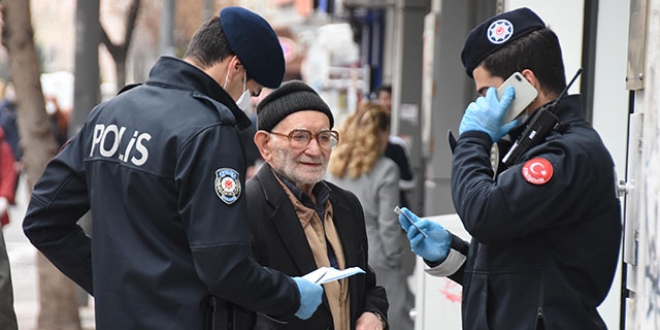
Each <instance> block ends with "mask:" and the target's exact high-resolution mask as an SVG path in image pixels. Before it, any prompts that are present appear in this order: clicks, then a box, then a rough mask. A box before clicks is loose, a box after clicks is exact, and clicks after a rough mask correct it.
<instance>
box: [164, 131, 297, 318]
mask: <svg viewBox="0 0 660 330" xmlns="http://www.w3.org/2000/svg"><path fill="white" fill-rule="evenodd" d="M238 139H239V137H238V134H237V131H236V129H235V128H234V127H233V126H223V125H220V124H218V125H215V126H211V127H210V128H207V129H205V130H203V131H201V132H200V133H199V134H196V135H195V136H193V137H192V138H191V139H190V140H189V141H188V142H186V143H185V145H184V146H183V147H182V149H181V152H180V154H179V155H178V157H177V159H178V163H177V166H176V169H175V173H176V174H175V181H176V184H177V186H178V188H179V191H180V196H179V202H178V203H179V206H178V208H179V214H181V218H182V221H183V225H184V228H185V229H186V232H187V236H188V241H189V244H190V249H191V252H192V256H193V261H194V265H195V269H196V271H197V274H198V276H199V278H200V279H201V281H202V282H203V283H205V284H206V286H207V288H208V290H209V292H210V293H211V294H213V295H216V296H219V297H221V298H223V299H225V300H228V301H231V302H233V303H236V304H238V305H241V306H243V307H246V308H248V309H251V310H254V311H258V312H263V313H266V314H270V315H293V314H294V313H295V311H296V310H297V309H298V307H299V304H300V302H299V300H300V297H299V292H298V289H297V286H296V284H295V282H293V280H292V279H291V278H289V277H288V276H286V275H284V274H282V273H280V272H278V271H274V270H271V269H267V268H264V267H261V266H260V265H259V264H257V263H256V262H255V261H254V260H253V259H252V258H251V257H250V249H251V247H250V233H249V227H248V224H247V222H246V217H247V209H246V203H245V200H246V198H245V193H244V191H243V189H244V187H245V178H244V175H245V162H244V158H243V154H242V152H241V150H240V148H239V145H240V144H239V140H238ZM227 174H230V175H229V176H225V175H227ZM231 175H236V177H233V178H232V177H231Z"/></svg>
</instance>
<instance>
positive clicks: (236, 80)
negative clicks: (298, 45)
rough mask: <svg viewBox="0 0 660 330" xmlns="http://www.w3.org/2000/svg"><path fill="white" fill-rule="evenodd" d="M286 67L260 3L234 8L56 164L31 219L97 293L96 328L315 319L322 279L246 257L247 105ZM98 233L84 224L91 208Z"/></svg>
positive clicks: (109, 105)
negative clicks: (257, 7) (259, 316)
mask: <svg viewBox="0 0 660 330" xmlns="http://www.w3.org/2000/svg"><path fill="white" fill-rule="evenodd" d="M283 76H284V58H283V54H282V48H281V46H280V44H279V41H278V39H277V36H276V35H275V32H274V31H273V30H272V28H271V27H270V25H269V24H268V23H267V22H266V21H265V20H264V19H263V18H261V17H260V16H258V15H257V14H255V13H253V12H251V11H249V10H246V9H243V8H239V7H226V8H224V9H222V10H221V11H220V15H219V17H218V16H216V17H214V18H212V19H210V20H208V21H207V22H205V23H204V24H203V25H202V27H201V28H200V29H199V30H198V31H197V32H196V34H195V35H194V36H193V38H192V41H191V42H190V45H189V47H188V50H187V52H186V54H185V56H184V59H183V60H179V59H176V58H173V57H161V58H160V59H159V60H158V62H157V63H156V64H155V65H154V67H153V68H152V69H151V72H150V73H149V78H148V79H147V81H146V83H145V84H143V85H139V86H131V87H132V88H131V87H127V88H124V90H123V92H122V93H120V95H118V96H117V97H115V98H113V99H112V100H110V101H108V102H105V103H101V104H100V105H98V106H97V107H96V108H95V109H94V110H92V112H91V113H90V115H89V117H88V119H87V121H86V122H85V124H84V125H83V127H82V128H81V130H80V132H79V133H78V134H76V135H75V136H74V137H73V138H72V139H71V140H70V141H69V142H68V143H67V144H66V145H65V146H64V147H63V148H62V150H61V151H60V153H59V154H58V155H57V156H56V157H55V158H54V159H53V160H52V161H51V162H50V163H49V164H48V166H47V168H46V169H45V171H44V174H43V175H42V177H41V178H40V179H39V181H38V182H37V184H36V185H35V187H34V191H33V193H32V199H31V201H30V205H29V207H28V211H27V215H26V217H25V220H24V223H23V227H24V230H25V233H26V235H27V236H28V238H29V239H30V241H31V242H32V243H33V244H34V245H35V246H36V247H37V248H38V249H39V250H40V251H41V252H43V254H44V255H45V256H46V257H47V258H48V259H49V260H50V261H52V262H53V264H55V266H57V267H58V268H59V269H60V270H61V271H62V272H63V273H64V274H66V275H67V276H69V277H70V278H71V279H73V280H74V281H75V282H76V283H78V284H79V285H80V286H81V287H83V288H84V289H85V290H87V291H88V292H89V293H90V294H92V295H93V296H94V297H95V317H96V329H98V330H104V329H251V328H252V326H253V323H254V320H255V317H256V315H255V313H253V312H251V311H248V310H254V311H260V312H263V313H265V314H268V315H269V316H270V317H273V318H277V319H279V320H281V321H294V320H295V317H294V315H295V316H296V317H298V318H301V319H306V318H308V317H310V316H311V315H312V314H313V312H314V311H315V310H316V308H317V307H318V305H319V304H320V303H321V299H322V295H323V288H322V287H321V286H320V285H318V284H314V283H312V282H310V281H308V280H305V279H303V278H300V277H296V278H293V279H292V278H291V277H289V276H286V275H284V274H282V273H281V272H278V271H275V270H272V269H266V268H263V267H261V266H260V265H258V264H257V263H256V262H255V261H254V260H253V259H251V258H250V257H249V256H250V233H249V228H248V226H247V224H246V222H245V218H246V203H245V197H244V193H243V191H242V190H243V187H244V186H245V181H244V180H245V171H246V163H245V159H244V155H243V151H242V149H241V146H240V142H239V136H238V129H241V128H245V127H246V126H248V125H249V124H250V121H249V119H248V118H247V117H246V116H245V113H244V112H243V110H241V108H240V107H241V106H242V105H244V104H245V103H244V101H245V100H247V101H248V102H249V96H250V95H258V94H259V93H260V91H261V88H262V86H268V87H273V88H274V87H277V86H279V85H280V83H281V81H282V77H283ZM90 208H91V212H92V218H93V235H92V237H93V244H92V239H90V237H88V236H86V235H85V233H84V232H83V230H82V229H81V228H80V227H79V226H78V225H77V224H76V222H77V221H78V219H79V218H80V217H81V216H82V215H83V214H85V213H86V212H87V211H88V210H90Z"/></svg>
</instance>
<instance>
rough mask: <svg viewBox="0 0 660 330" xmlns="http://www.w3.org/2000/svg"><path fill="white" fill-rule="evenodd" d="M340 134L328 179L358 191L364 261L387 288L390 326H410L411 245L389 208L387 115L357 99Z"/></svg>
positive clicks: (394, 194)
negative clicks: (363, 228)
mask: <svg viewBox="0 0 660 330" xmlns="http://www.w3.org/2000/svg"><path fill="white" fill-rule="evenodd" d="M339 134H340V136H341V137H342V139H341V140H340V142H339V145H338V146H337V149H336V150H335V151H334V152H333V154H332V157H331V158H330V165H329V171H328V172H329V174H330V178H329V181H330V182H332V183H334V184H336V185H337V186H339V187H342V188H343V189H346V190H348V191H350V192H352V193H354V194H356V195H357V197H358V199H359V200H360V204H362V209H363V211H364V221H365V226H366V229H367V238H368V241H369V264H370V265H371V267H373V269H374V271H375V272H376V278H377V283H378V284H379V285H382V286H383V287H384V288H385V291H387V296H388V300H389V302H390V308H389V312H388V320H390V329H392V330H403V329H406V330H411V329H413V327H414V323H413V321H412V319H411V318H410V315H409V313H410V309H411V308H412V307H413V306H414V301H413V296H412V293H410V292H409V289H408V284H407V282H406V277H407V274H406V273H405V271H404V269H403V263H404V262H403V256H404V254H403V252H404V251H405V250H408V249H410V246H409V245H408V242H407V240H406V236H405V233H404V232H403V231H402V230H401V227H400V226H399V222H398V221H397V215H396V213H394V208H395V207H396V206H397V204H398V203H399V170H398V168H397V165H396V163H394V161H392V160H391V159H389V158H387V157H386V156H385V148H386V147H387V142H388V137H389V135H390V120H389V116H388V115H387V113H386V112H385V111H384V110H383V108H382V107H380V106H379V105H377V104H375V103H373V102H362V103H361V104H359V105H358V108H357V109H356V110H355V112H353V113H352V114H350V115H349V116H348V117H347V118H346V120H345V121H344V123H343V125H342V127H341V129H340V130H339Z"/></svg>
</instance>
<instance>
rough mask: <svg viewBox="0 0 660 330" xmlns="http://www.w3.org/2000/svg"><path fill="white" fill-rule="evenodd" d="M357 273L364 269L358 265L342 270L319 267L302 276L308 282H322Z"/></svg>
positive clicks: (362, 271)
mask: <svg viewBox="0 0 660 330" xmlns="http://www.w3.org/2000/svg"><path fill="white" fill-rule="evenodd" d="M359 273H364V270H362V268H360V267H350V268H346V269H344V270H339V269H337V268H333V267H321V268H319V269H317V270H314V271H312V272H310V273H308V274H307V275H305V276H303V278H304V279H306V280H308V281H310V282H314V283H318V284H323V283H328V282H332V281H335V280H339V279H342V278H344V277H349V276H353V275H355V274H359Z"/></svg>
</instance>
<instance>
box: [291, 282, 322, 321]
mask: <svg viewBox="0 0 660 330" xmlns="http://www.w3.org/2000/svg"><path fill="white" fill-rule="evenodd" d="M293 280H294V281H295V282H296V284H297V285H298V291H300V308H298V311H297V312H296V316H297V317H298V318H299V319H301V320H306V319H308V318H310V317H312V315H313V314H314V312H316V309H317V308H318V307H319V305H320V304H321V302H322V301H323V287H322V286H321V285H320V284H316V283H312V282H310V281H308V280H306V279H304V278H302V277H293Z"/></svg>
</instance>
